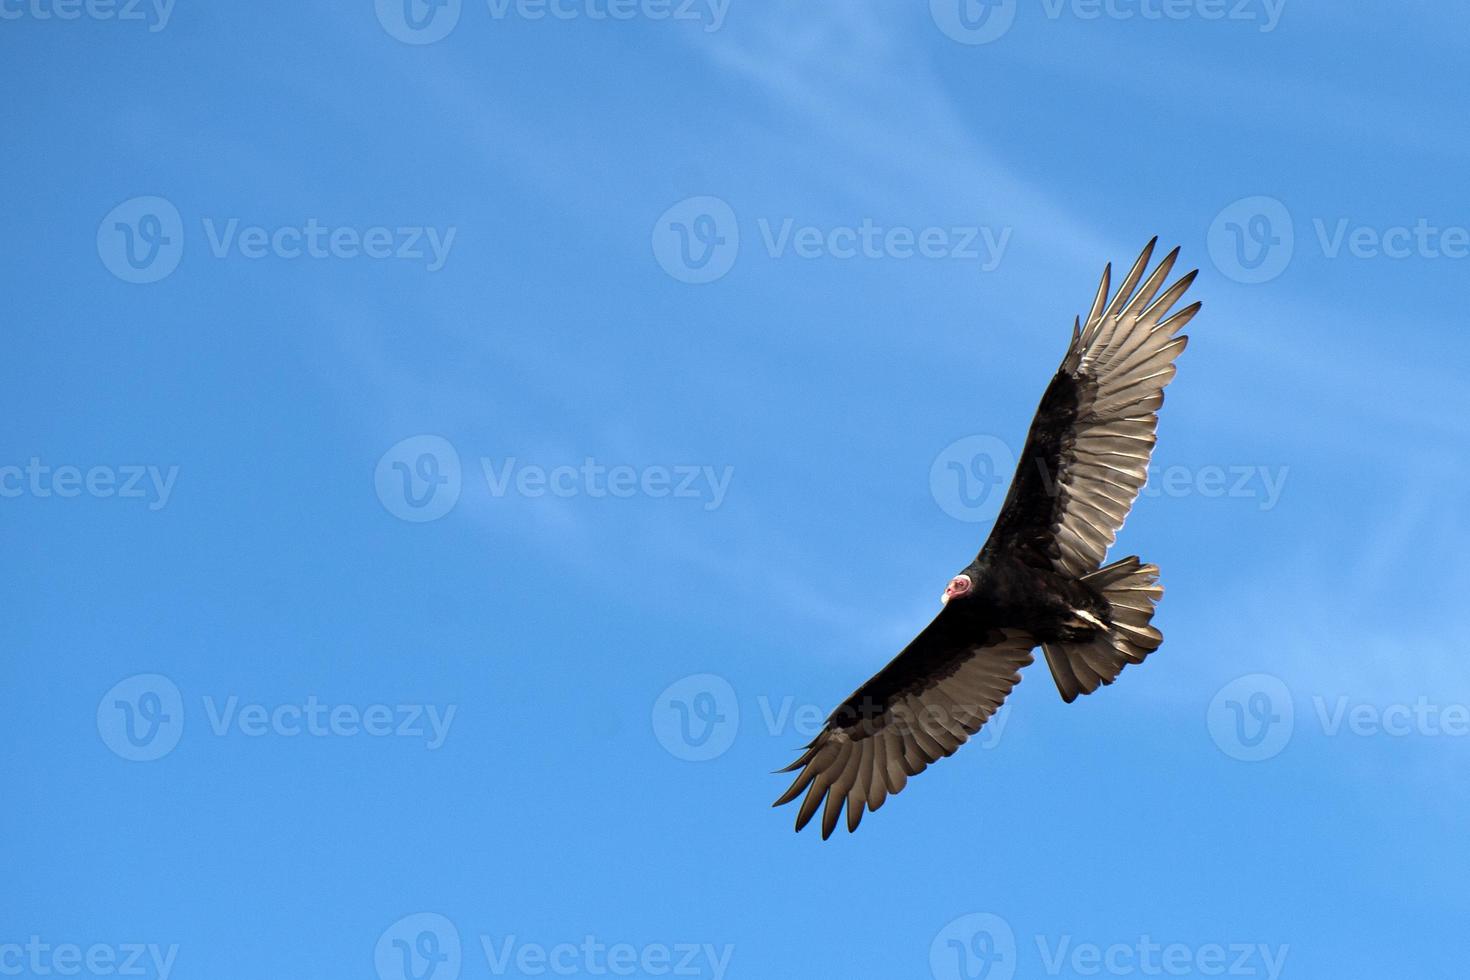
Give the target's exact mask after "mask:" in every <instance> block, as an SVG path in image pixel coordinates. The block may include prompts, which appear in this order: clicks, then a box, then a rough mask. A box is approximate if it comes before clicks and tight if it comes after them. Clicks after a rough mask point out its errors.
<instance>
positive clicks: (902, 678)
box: [775, 607, 1036, 840]
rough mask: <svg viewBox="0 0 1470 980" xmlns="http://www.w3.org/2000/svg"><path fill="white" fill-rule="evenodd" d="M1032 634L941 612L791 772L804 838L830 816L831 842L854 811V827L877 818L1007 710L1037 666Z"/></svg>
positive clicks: (787, 797)
mask: <svg viewBox="0 0 1470 980" xmlns="http://www.w3.org/2000/svg"><path fill="white" fill-rule="evenodd" d="M1035 645H1036V641H1035V640H1033V639H1032V638H1031V636H1030V635H1029V634H1026V633H1023V632H1021V631H1018V630H1009V629H1002V628H998V627H997V628H994V629H988V630H987V629H985V628H984V627H983V625H980V624H976V623H975V622H974V620H973V619H967V618H966V617H964V616H962V615H959V614H958V613H956V612H955V611H954V610H953V609H952V607H946V608H945V609H943V610H941V611H940V613H939V615H938V616H937V617H935V619H934V621H933V622H931V623H930V624H929V625H928V626H926V627H925V628H924V630H923V632H921V633H920V634H919V635H918V636H917V637H915V638H914V640H913V642H912V643H910V644H909V645H908V646H907V647H905V648H904V650H903V652H902V653H900V654H899V655H898V656H897V657H895V658H894V659H893V661H892V662H891V663H889V664H888V666H886V667H884V668H883V669H882V670H880V671H879V672H878V673H877V674H876V675H874V677H873V678H872V680H870V681H868V682H867V683H866V684H864V685H863V686H862V687H860V688H858V689H857V691H855V692H854V693H853V695H852V697H850V698H848V699H847V700H846V701H844V702H843V703H842V705H841V706H840V707H838V709H837V710H836V711H834V712H833V713H832V716H831V717H830V718H828V719H827V725H826V727H825V728H824V729H823V730H822V732H821V734H820V735H818V736H817V737H816V739H814V740H813V741H812V743H811V744H810V745H809V746H807V749H806V752H805V753H804V754H803V755H802V756H801V758H799V759H797V760H796V762H795V763H793V764H792V765H790V766H788V767H787V768H786V769H783V770H782V772H794V771H796V770H800V772H799V773H798V774H797V777H796V781H795V782H793V783H792V784H791V788H790V789H788V790H787V791H786V793H785V794H784V795H783V796H782V797H781V798H780V799H779V800H777V801H776V803H775V805H776V806H781V805H783V804H786V803H790V802H791V801H792V800H794V799H796V798H797V796H799V795H801V793H802V791H805V792H806V797H805V799H803V800H802V803H801V809H800V810H799V811H798V812H797V814H796V829H797V830H801V829H802V828H803V827H805V826H806V825H807V822H808V821H809V820H811V818H812V816H813V815H815V814H816V812H817V809H818V807H822V804H823V801H824V800H825V801H826V806H825V807H823V810H822V838H823V839H824V840H825V839H826V838H828V837H830V836H831V835H832V831H833V829H834V828H836V826H837V820H838V817H839V816H840V815H841V814H842V808H843V806H844V805H846V807H847V829H848V831H849V832H851V831H854V830H856V829H857V826H858V822H859V821H860V820H862V818H863V810H864V808H866V809H869V810H877V809H878V808H879V807H880V806H882V805H883V802H884V800H886V799H887V798H888V796H889V795H890V794H893V793H897V792H899V791H900V790H902V789H903V788H904V785H905V783H907V782H908V777H910V776H913V775H917V774H918V773H921V772H923V771H924V769H926V768H927V767H928V765H929V764H930V763H931V762H935V761H936V760H938V759H940V758H942V757H944V756H948V755H952V754H953V753H954V751H955V749H957V748H959V747H960V745H962V744H963V743H964V742H965V740H966V739H968V738H969V737H970V736H971V735H973V734H975V733H976V732H978V731H979V730H980V728H981V727H982V726H983V725H984V724H985V723H986V722H987V721H989V720H990V718H991V716H992V715H994V714H995V712H996V711H997V710H998V709H999V708H1000V706H1001V703H1002V702H1003V701H1005V699H1006V696H1007V695H1008V694H1010V693H1011V689H1012V688H1014V687H1015V686H1016V684H1017V683H1019V682H1020V680H1021V676H1020V670H1021V668H1023V667H1025V666H1027V665H1028V664H1030V663H1031V661H1032V656H1031V650H1032V648H1033V647H1034V646H1035Z"/></svg>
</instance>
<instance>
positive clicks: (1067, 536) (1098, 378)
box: [985, 239, 1200, 576]
mask: <svg viewBox="0 0 1470 980" xmlns="http://www.w3.org/2000/svg"><path fill="white" fill-rule="evenodd" d="M1157 241H1158V239H1155V240H1154V241H1152V242H1149V243H1148V247H1146V248H1145V249H1144V250H1143V254H1142V255H1140V256H1139V257H1138V261H1137V262H1135V263H1134V264H1133V268H1132V269H1131V270H1130V271H1129V273H1128V275H1127V277H1126V278H1125V279H1124V280H1123V283H1122V285H1121V286H1119V288H1118V291H1117V292H1116V293H1115V294H1113V296H1112V299H1111V302H1109V295H1108V289H1109V281H1110V279H1111V275H1112V267H1111V266H1109V267H1108V268H1107V270H1105V271H1104V272H1103V277H1102V284H1101V285H1100V286H1099V287H1098V291H1097V296H1096V298H1095V299H1094V300H1093V303H1092V310H1091V312H1089V313H1088V315H1087V321H1086V323H1085V324H1084V323H1083V322H1081V321H1078V323H1077V325H1076V327H1075V328H1074V329H1073V331H1072V343H1071V346H1070V347H1068V349H1067V356H1066V357H1065V358H1063V359H1062V366H1061V369H1060V370H1058V371H1057V374H1056V377H1055V378H1053V379H1052V382H1051V384H1050V385H1049V386H1048V387H1047V389H1046V394H1045V395H1043V396H1042V399H1041V405H1040V407H1039V408H1038V409H1037V411H1036V419H1035V421H1033V422H1032V423H1031V432H1030V434H1029V435H1028V436H1027V439H1026V448H1025V449H1024V450H1022V453H1021V459H1020V463H1019V465H1018V466H1017V468H1016V477H1015V479H1014V480H1013V481H1012V483H1011V489H1010V492H1009V494H1008V495H1007V496H1006V501H1005V504H1004V505H1003V506H1002V508H1001V512H1000V516H999V517H998V518H997V519H996V522H995V527H994V529H993V530H992V531H991V534H990V539H989V540H988V541H987V542H986V545H985V547H986V549H992V548H994V549H1001V550H1005V551H1009V552H1011V553H1014V554H1016V555H1017V556H1019V557H1029V558H1030V560H1032V561H1036V562H1038V563H1046V564H1049V565H1050V566H1051V567H1053V568H1056V569H1057V570H1059V571H1062V572H1065V573H1067V574H1070V575H1077V576H1081V575H1085V574H1087V573H1088V572H1091V571H1093V570H1094V569H1096V568H1097V567H1098V566H1100V565H1101V564H1102V562H1103V559H1104V558H1105V557H1106V555H1107V551H1108V548H1109V547H1110V546H1111V545H1112V543H1113V541H1114V539H1115V538H1116V536H1117V533H1118V530H1119V529H1120V528H1121V527H1122V526H1123V522H1124V520H1126V519H1127V517H1128V511H1129V510H1130V509H1131V508H1132V506H1133V501H1134V500H1135V499H1137V497H1138V492H1139V490H1140V489H1141V488H1142V487H1143V485H1144V483H1145V481H1146V480H1147V479H1148V461H1149V456H1150V454H1151V453H1152V452H1153V447H1154V441H1155V437H1154V432H1155V429H1156V428H1157V427H1158V419H1159V417H1158V410H1159V407H1160V406H1161V405H1163V403H1164V386H1165V385H1167V384H1168V383H1169V382H1170V381H1171V380H1172V379H1173V377H1174V371H1175V367H1174V358H1176V357H1178V356H1179V353H1180V352H1181V351H1183V350H1184V348H1185V345H1186V344H1188V342H1189V338H1188V337H1184V336H1175V334H1176V333H1177V332H1178V331H1179V330H1180V329H1182V328H1183V327H1184V325H1185V324H1187V323H1188V322H1189V321H1190V320H1191V319H1193V318H1194V315H1195V314H1196V313H1198V312H1199V309H1200V304H1199V303H1195V304H1194V305H1192V306H1188V307H1186V308H1184V309H1182V310H1180V311H1179V312H1177V313H1175V314H1173V315H1172V316H1170V315H1169V311H1170V309H1172V308H1173V306H1174V305H1175V304H1176V303H1177V302H1179V300H1180V298H1181V297H1182V296H1183V295H1184V293H1185V291H1186V290H1187V289H1188V288H1189V286H1190V284H1191V283H1192V282H1194V278H1195V276H1196V275H1198V270H1196V271H1195V272H1191V273H1189V274H1188V275H1187V276H1184V277H1183V278H1182V279H1180V280H1178V281H1177V282H1175V283H1174V284H1173V285H1172V286H1170V287H1169V288H1168V289H1165V290H1163V292H1162V293H1160V290H1161V289H1162V287H1163V285H1164V282H1165V280H1166V279H1168V277H1169V273H1170V271H1171V270H1172V269H1173V268H1174V262H1175V260H1176V259H1177V258H1178V256H1179V250H1178V249H1177V248H1176V249H1175V250H1174V251H1172V252H1170V253H1169V255H1168V256H1167V257H1166V258H1165V259H1164V261H1163V262H1161V263H1160V264H1159V266H1158V268H1157V269H1155V270H1154V272H1153V273H1152V274H1151V275H1150V276H1149V277H1148V278H1147V280H1144V278H1143V274H1144V272H1145V271H1146V270H1147V269H1148V264H1149V260H1150V258H1151V257H1152V256H1153V250H1154V246H1155V244H1156V243H1157ZM1140 283H1142V284H1141V285H1140ZM1156 297H1157V298H1156Z"/></svg>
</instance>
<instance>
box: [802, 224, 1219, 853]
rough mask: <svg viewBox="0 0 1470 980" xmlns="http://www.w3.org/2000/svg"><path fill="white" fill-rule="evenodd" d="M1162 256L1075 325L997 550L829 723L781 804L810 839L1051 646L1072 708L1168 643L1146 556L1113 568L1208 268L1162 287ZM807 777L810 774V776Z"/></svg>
mask: <svg viewBox="0 0 1470 980" xmlns="http://www.w3.org/2000/svg"><path fill="white" fill-rule="evenodd" d="M1157 243H1158V239H1157V238H1155V239H1154V240H1153V241H1151V242H1149V243H1148V246H1147V247H1146V248H1144V250H1143V254H1142V255H1140V256H1139V257H1138V261H1137V262H1135V263H1134V264H1133V268H1132V269H1131V270H1130V271H1129V273H1128V275H1127V277H1126V278H1125V279H1124V280H1123V283H1122V285H1121V286H1120V287H1119V288H1118V291H1117V292H1116V293H1113V294H1112V295H1111V297H1110V296H1109V292H1110V289H1109V284H1110V280H1111V276H1112V266H1111V265H1110V266H1108V267H1107V269H1105V270H1104V272H1103V277H1102V284H1101V285H1100V286H1099V287H1098V290H1097V296H1096V298H1095V299H1094V300H1093V301H1092V310H1091V311H1090V312H1089V313H1088V314H1087V320H1086V322H1085V323H1084V322H1083V321H1082V320H1080V319H1079V320H1077V321H1076V324H1075V325H1074V327H1073V329H1072V342H1071V345H1070V346H1069V347H1068V348H1067V354H1066V356H1065V357H1064V358H1063V359H1062V366H1061V368H1060V370H1058V371H1057V374H1056V377H1054V378H1053V379H1052V382H1051V384H1050V385H1049V386H1048V387H1047V389H1046V394H1045V395H1043V396H1042V398H1041V405H1040V407H1039V408H1038V409H1037V411H1036V418H1035V419H1034V420H1033V421H1032V423H1031V431H1030V433H1029V434H1028V435H1027V437H1026V447H1025V449H1024V450H1023V451H1022V453H1021V457H1020V461H1019V465H1018V466H1017V468H1016V475H1015V477H1014V479H1013V480H1012V481H1011V487H1010V492H1009V493H1008V494H1007V495H1006V499H1005V503H1004V505H1003V506H1002V508H1001V511H1000V514H999V516H998V517H997V518H996V520H995V525H994V527H993V528H992V529H991V532H990V537H989V539H988V540H987V541H986V542H985V547H983V548H982V549H980V554H979V555H977V556H976V558H975V560H974V561H972V562H971V563H970V564H969V565H968V566H966V567H965V569H964V570H963V571H961V572H960V573H959V574H958V575H956V576H954V578H952V579H951V580H950V582H949V585H948V586H947V587H946V588H945V590H944V596H943V599H942V603H943V605H942V608H941V609H940V610H939V615H938V616H936V617H935V618H934V621H933V622H931V623H930V624H929V625H928V626H926V627H924V630H923V631H922V632H921V633H919V635H918V636H917V637H915V638H914V640H913V642H911V643H910V644H909V645H908V646H907V647H905V648H904V650H903V652H902V653H900V654H899V655H898V656H897V657H895V658H894V659H893V661H892V662H891V663H889V664H888V666H886V667H884V668H883V669H882V670H880V671H879V672H878V673H877V674H876V675H875V676H874V677H873V678H872V679H871V680H869V681H868V682H867V683H866V684H864V685H863V686H862V687H860V688H858V689H857V691H856V692H854V693H853V695H852V696H851V697H849V698H848V699H847V700H846V701H844V702H843V703H842V704H841V705H840V706H839V707H838V708H837V710H835V711H834V712H833V713H832V715H831V717H829V718H828V719H827V723H826V726H825V727H824V728H823V730H822V732H821V734H819V735H818V736H817V737H816V739H814V740H813V741H812V743H811V744H810V745H808V746H807V748H806V751H805V752H804V753H803V754H802V756H801V758H799V759H797V760H796V762H795V763H793V764H792V765H791V766H788V767H787V768H786V769H783V770H781V771H782V772H797V776H796V781H795V782H793V783H792V784H791V788H790V789H788V790H787V791H786V792H785V793H784V794H783V795H782V796H781V798H780V799H779V800H777V801H776V803H775V805H776V806H781V805H783V804H786V803H790V802H792V801H793V800H795V799H796V798H797V797H798V796H800V795H801V794H802V792H803V791H805V793H806V796H805V798H804V799H803V800H802V803H801V808H800V810H799V811H798V812H797V814H796V829H797V830H798V831H800V830H801V829H802V828H803V827H805V826H806V825H807V823H808V821H810V820H811V819H812V817H813V816H814V815H815V814H816V812H817V809H818V808H819V807H822V804H823V801H825V803H826V805H825V807H822V838H823V839H824V840H825V839H826V838H828V837H830V836H831V835H832V831H833V830H834V829H835V828H836V826H837V820H838V818H839V817H840V816H841V814H842V809H843V806H844V805H845V806H846V807H847V829H848V831H849V832H851V831H854V830H856V829H857V827H858V823H859V821H861V820H862V817H863V811H864V810H865V809H867V810H877V809H878V808H879V807H880V806H882V805H883V801H884V800H886V799H887V798H888V797H889V796H890V795H891V794H894V793H897V792H899V791H900V790H902V789H903V788H904V785H905V784H906V783H907V782H908V778H909V777H910V776H914V775H917V774H918V773H920V772H923V771H924V769H925V768H927V767H928V765H929V764H930V763H931V762H934V761H936V760H938V759H939V758H940V757H941V756H948V755H952V754H953V753H954V751H955V750H956V749H957V748H959V747H960V745H961V744H962V743H963V742H964V741H965V740H966V739H967V738H969V737H970V736H971V735H973V734H975V733H976V732H978V731H979V730H980V728H981V727H982V726H983V725H984V724H985V723H986V722H987V721H988V720H990V718H991V716H992V715H994V714H995V712H996V710H997V709H999V708H1000V706H1001V703H1002V702H1003V701H1005V699H1006V696H1007V695H1008V694H1010V693H1011V689H1012V688H1013V687H1015V686H1016V684H1017V683H1019V682H1020V680H1021V676H1020V673H1019V672H1020V670H1021V668H1023V667H1025V666H1027V665H1029V664H1030V663H1031V662H1032V650H1033V649H1034V648H1035V647H1036V646H1037V645H1040V646H1041V649H1042V650H1043V651H1044V652H1045V654H1046V662H1047V664H1048V665H1049V666H1050V667H1051V674H1052V677H1053V678H1055V680H1056V682H1057V688H1058V690H1059V691H1060V692H1061V695H1062V699H1063V700H1064V701H1067V702H1068V703H1070V702H1072V701H1074V700H1076V698H1077V696H1078V695H1079V694H1091V693H1092V692H1093V691H1096V690H1097V689H1098V687H1099V686H1101V685H1104V684H1111V683H1112V682H1113V681H1114V680H1116V679H1117V677H1118V674H1119V673H1120V672H1121V671H1122V670H1123V668H1124V667H1125V666H1127V665H1128V664H1139V663H1143V660H1144V658H1145V657H1147V656H1148V655H1149V654H1150V653H1152V652H1153V651H1154V650H1157V649H1158V648H1159V645H1160V644H1161V643H1162V642H1163V635H1162V634H1161V633H1160V632H1159V631H1158V630H1157V629H1155V628H1154V627H1153V626H1151V625H1150V624H1149V620H1150V619H1152V618H1153V614H1154V606H1155V605H1156V604H1157V603H1158V601H1159V598H1160V597H1161V596H1162V595H1163V592H1164V590H1163V589H1162V588H1161V587H1160V586H1159V584H1158V573H1159V570H1158V568H1157V567H1155V566H1153V565H1145V564H1143V563H1142V562H1141V561H1140V560H1139V559H1138V558H1137V557H1130V558H1124V559H1123V560H1122V561H1115V562H1113V563H1112V564H1109V565H1104V564H1103V560H1104V557H1105V556H1106V554H1107V550H1108V547H1109V546H1110V545H1111V544H1112V543H1113V538H1114V536H1115V535H1116V534H1117V532H1118V529H1119V528H1121V527H1122V526H1123V521H1124V519H1125V518H1126V517H1127V516H1128V510H1129V508H1130V507H1132V505H1133V501H1134V499H1135V498H1136V497H1137V496H1138V492H1139V490H1140V489H1141V488H1142V487H1143V484H1144V481H1145V480H1146V479H1147V475H1148V460H1149V453H1150V452H1151V451H1152V449H1153V446H1154V442H1155V435H1154V430H1155V428H1156V427H1157V425H1158V415H1157V414H1156V413H1157V412H1158V410H1159V406H1161V405H1162V404H1163V403H1164V386H1165V385H1167V384H1168V383H1169V381H1170V380H1171V379H1172V378H1173V377H1174V371H1175V367H1174V358H1176V357H1178V356H1179V353H1180V351H1182V350H1184V347H1185V345H1186V343H1187V342H1188V340H1189V338H1188V337H1184V336H1176V334H1177V333H1178V331H1179V330H1180V329H1181V328H1183V327H1184V325H1185V324H1187V323H1188V322H1189V321H1190V320H1191V319H1193V318H1194V315H1195V314H1196V313H1198V312H1199V309H1200V304H1199V303H1195V304H1193V305H1192V306H1188V307H1186V308H1184V309H1182V310H1180V311H1178V312H1177V313H1174V314H1172V315H1170V312H1169V311H1170V310H1171V309H1172V308H1173V307H1174V305H1175V304H1176V303H1177V302H1179V299H1180V298H1181V297H1182V296H1183V295H1184V293H1185V291H1186V290H1187V289H1188V288H1189V286H1190V284H1191V283H1193V282H1194V278H1195V276H1196V275H1198V270H1195V271H1194V272H1191V273H1189V274H1188V275H1187V276H1184V277H1183V278H1181V279H1180V280H1178V281H1177V282H1175V283H1174V284H1173V285H1171V286H1169V287H1168V288H1167V289H1163V291H1162V292H1160V290H1161V288H1162V287H1163V285H1164V283H1165V281H1166V280H1167V279H1168V278H1169V273H1170V272H1171V270H1172V269H1173V268H1174V262H1175V260H1176V259H1177V258H1178V256H1179V250H1178V249H1177V248H1176V249H1175V250H1174V251H1173V252H1170V253H1169V255H1168V257H1167V258H1165V259H1164V261H1163V262H1162V263H1160V265H1159V267H1158V268H1157V269H1155V270H1154V271H1153V273H1152V274H1151V275H1149V276H1148V277H1147V279H1145V278H1144V273H1145V272H1146V271H1147V270H1148V266H1149V261H1150V259H1151V258H1152V256H1153V252H1154V246H1155V245H1156V244H1157ZM798 770H799V772H798Z"/></svg>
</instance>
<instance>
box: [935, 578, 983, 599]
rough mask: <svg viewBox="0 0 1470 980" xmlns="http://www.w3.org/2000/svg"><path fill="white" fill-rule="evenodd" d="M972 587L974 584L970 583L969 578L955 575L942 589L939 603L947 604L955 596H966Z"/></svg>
mask: <svg viewBox="0 0 1470 980" xmlns="http://www.w3.org/2000/svg"><path fill="white" fill-rule="evenodd" d="M973 587H974V583H973V582H971V581H970V576H968V575H956V576H955V577H954V578H952V579H950V580H949V584H948V585H946V586H945V587H944V595H943V596H942V597H941V598H940V600H939V601H940V603H941V604H945V603H948V602H949V600H951V599H953V598H954V597H955V596H961V595H966V594H968V593H969V591H970V589H971V588H973Z"/></svg>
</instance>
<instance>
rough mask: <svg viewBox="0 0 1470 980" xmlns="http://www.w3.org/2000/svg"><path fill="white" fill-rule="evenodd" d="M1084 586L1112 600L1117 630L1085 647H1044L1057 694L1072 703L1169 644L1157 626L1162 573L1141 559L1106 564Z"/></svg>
mask: <svg viewBox="0 0 1470 980" xmlns="http://www.w3.org/2000/svg"><path fill="white" fill-rule="evenodd" d="M1082 581H1083V582H1085V583H1086V584H1087V585H1089V586H1091V588H1092V590H1093V591H1094V592H1096V593H1097V594H1098V595H1100V596H1102V597H1103V598H1104V599H1106V600H1107V602H1108V605H1109V606H1110V607H1111V608H1112V613H1111V616H1110V619H1111V621H1112V626H1111V627H1110V628H1109V629H1108V630H1107V631H1105V632H1101V631H1100V632H1099V633H1098V634H1097V636H1096V637H1094V638H1093V639H1091V640H1088V641H1086V642H1083V643H1044V644H1042V647H1041V648H1042V650H1044V651H1045V652H1046V662H1047V664H1048V665H1049V666H1050V667H1051V675H1052V677H1054V678H1055V679H1056V682H1057V690H1059V691H1061V692H1062V700H1063V701H1066V702H1067V703H1068V704H1070V703H1071V702H1073V701H1075V700H1077V695H1079V694H1091V693H1092V692H1093V691H1096V690H1097V689H1098V688H1099V687H1101V686H1103V685H1105V684H1111V683H1113V681H1114V680H1116V679H1117V677H1118V675H1119V674H1120V673H1122V671H1123V668H1124V667H1126V666H1127V665H1128V664H1141V663H1143V658H1144V657H1147V656H1148V655H1149V654H1151V653H1153V652H1154V651H1155V650H1157V649H1158V648H1159V645H1160V644H1161V643H1163V642H1164V635H1163V634H1162V633H1160V632H1159V631H1158V630H1157V629H1155V628H1154V627H1153V626H1151V625H1149V620H1151V619H1153V616H1154V606H1155V605H1156V604H1157V603H1158V601H1159V599H1160V598H1161V597H1162V596H1163V594H1164V589H1163V586H1161V585H1159V569H1158V566H1156V565H1145V564H1143V562H1142V561H1141V560H1139V558H1138V557H1137V556H1134V557H1132V558H1124V559H1123V560H1122V561H1116V562H1113V563H1112V564H1111V565H1104V566H1103V567H1102V568H1099V569H1098V570H1097V571H1095V572H1090V573H1089V574H1087V575H1084V576H1083V577H1082Z"/></svg>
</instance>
